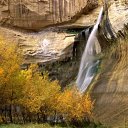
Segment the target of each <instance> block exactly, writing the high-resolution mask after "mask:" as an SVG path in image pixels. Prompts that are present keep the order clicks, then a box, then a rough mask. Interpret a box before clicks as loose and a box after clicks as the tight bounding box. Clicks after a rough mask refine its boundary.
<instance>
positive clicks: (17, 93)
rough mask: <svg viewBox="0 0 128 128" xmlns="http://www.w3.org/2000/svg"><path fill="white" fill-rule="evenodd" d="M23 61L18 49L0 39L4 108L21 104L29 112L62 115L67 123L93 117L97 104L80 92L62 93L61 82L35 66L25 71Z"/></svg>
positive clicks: (1, 101)
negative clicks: (22, 68)
mask: <svg viewBox="0 0 128 128" xmlns="http://www.w3.org/2000/svg"><path fill="white" fill-rule="evenodd" d="M22 61H23V60H22V57H21V55H20V54H19V53H18V51H17V47H16V45H14V44H13V43H9V42H6V41H5V40H4V39H2V38H0V108H1V107H3V106H4V105H10V104H13V105H15V104H18V105H21V106H23V107H25V108H27V110H28V111H29V112H32V113H42V114H45V115H54V114H57V115H60V116H63V117H64V119H65V120H67V121H71V120H73V119H75V120H83V119H84V118H85V117H90V116H91V115H92V109H93V102H92V101H91V99H90V96H89V95H81V94H80V93H79V91H78V90H77V89H76V88H66V89H64V90H63V91H61V87H60V85H59V82H58V81H57V80H55V81H51V80H50V79H49V76H48V72H44V73H43V76H42V74H41V73H40V72H39V70H38V66H37V65H35V64H32V65H30V67H29V68H28V69H26V70H21V67H20V65H21V64H22V63H23V62H22Z"/></svg>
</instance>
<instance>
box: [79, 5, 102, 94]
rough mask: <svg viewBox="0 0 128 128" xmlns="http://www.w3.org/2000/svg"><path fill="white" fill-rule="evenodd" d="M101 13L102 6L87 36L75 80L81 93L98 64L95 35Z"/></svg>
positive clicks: (86, 86) (97, 44)
mask: <svg viewBox="0 0 128 128" xmlns="http://www.w3.org/2000/svg"><path fill="white" fill-rule="evenodd" d="M102 14H103V7H102V8H101V11H100V13H99V16H98V19H97V22H96V24H95V26H94V28H93V30H92V32H91V34H90V36H89V38H88V41H87V44H86V47H85V50H84V53H83V55H82V60H81V64H80V69H79V73H78V76H77V80H76V84H77V87H78V89H79V90H80V92H81V93H83V92H84V91H85V90H86V89H87V88H88V86H89V84H90V83H91V81H92V79H93V77H94V75H95V70H96V68H97V66H98V64H99V60H96V55H97V54H98V53H100V52H101V50H99V49H98V48H97V46H100V45H99V42H98V39H97V37H96V36H97V32H98V26H99V24H100V22H101V19H102Z"/></svg>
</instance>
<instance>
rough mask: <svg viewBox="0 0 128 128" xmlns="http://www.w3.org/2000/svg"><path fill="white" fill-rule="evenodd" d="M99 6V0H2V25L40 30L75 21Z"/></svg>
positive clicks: (0, 7)
mask: <svg viewBox="0 0 128 128" xmlns="http://www.w3.org/2000/svg"><path fill="white" fill-rule="evenodd" d="M97 5H98V2H97V0H2V1H0V23H1V24H9V25H11V26H17V27H21V28H25V29H33V30H39V29H41V28H43V27H46V26H49V25H53V24H60V23H63V22H67V21H73V20H75V19H76V18H77V17H79V15H80V14H81V13H88V11H89V10H91V9H94V8H95V7H97Z"/></svg>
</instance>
